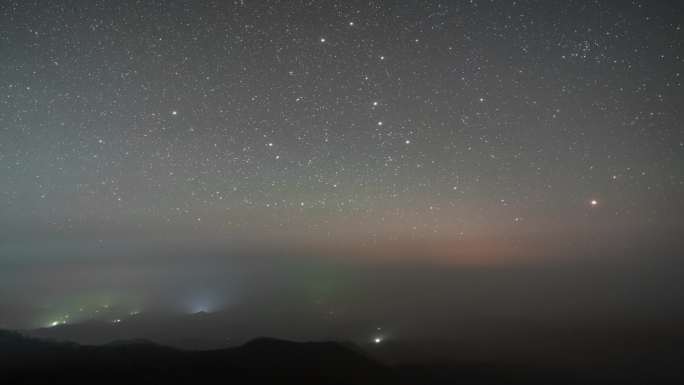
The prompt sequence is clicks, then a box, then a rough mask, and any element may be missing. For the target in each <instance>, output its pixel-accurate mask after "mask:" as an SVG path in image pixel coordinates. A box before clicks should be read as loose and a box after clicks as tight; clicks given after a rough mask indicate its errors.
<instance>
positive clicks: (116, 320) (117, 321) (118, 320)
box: [112, 318, 121, 324]
mask: <svg viewBox="0 0 684 385" xmlns="http://www.w3.org/2000/svg"><path fill="white" fill-rule="evenodd" d="M119 322H121V320H120V319H118V318H117V319H114V320H112V323H115V324H118V323H119Z"/></svg>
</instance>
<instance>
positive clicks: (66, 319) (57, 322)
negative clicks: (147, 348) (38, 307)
mask: <svg viewBox="0 0 684 385" xmlns="http://www.w3.org/2000/svg"><path fill="white" fill-rule="evenodd" d="M103 309H104V310H105V311H106V310H109V309H110V306H109V305H102V306H100V307H99V308H97V309H95V311H94V313H96V314H100V313H101V310H103ZM78 311H79V313H83V312H85V311H86V308H84V307H81V308H79V309H78ZM138 314H140V311H139V310H132V311H130V312H128V316H129V317H134V316H137V315H138ZM70 321H71V315H70V314H66V315H64V316H62V317H60V318H58V319H56V320H53V321H50V322H49V323H48V324H47V327H57V326H61V325H66V324H68V323H69V322H70ZM121 321H122V318H113V319H110V320H109V322H110V323H112V324H118V323H121Z"/></svg>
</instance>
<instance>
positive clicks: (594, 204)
mask: <svg viewBox="0 0 684 385" xmlns="http://www.w3.org/2000/svg"><path fill="white" fill-rule="evenodd" d="M589 203H590V204H591V205H592V206H597V205H598V201H597V200H596V199H592V200H591V202H589Z"/></svg>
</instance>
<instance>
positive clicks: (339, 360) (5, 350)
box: [0, 330, 684, 385]
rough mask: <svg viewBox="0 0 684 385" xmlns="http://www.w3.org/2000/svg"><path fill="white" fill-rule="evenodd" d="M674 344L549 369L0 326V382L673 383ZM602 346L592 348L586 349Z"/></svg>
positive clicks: (428, 347)
mask: <svg viewBox="0 0 684 385" xmlns="http://www.w3.org/2000/svg"><path fill="white" fill-rule="evenodd" d="M586 336H587V335H585V337H586ZM579 337H581V335H580V336H579ZM604 341H605V339H604ZM681 342H682V341H681V340H671V342H670V343H669V345H668V348H667V349H661V350H660V351H655V350H651V349H646V348H640V347H639V346H640V345H641V344H640V343H637V344H634V343H630V341H623V342H622V345H623V346H624V348H623V349H621V350H620V352H621V353H620V354H619V355H613V354H609V355H607V356H606V357H613V358H612V359H610V360H608V361H607V362H605V361H604V362H602V361H601V360H599V358H600V357H602V355H604V353H591V352H588V351H587V352H586V353H585V356H586V359H585V360H583V362H575V363H572V362H571V361H572V360H568V364H567V365H563V366H557V365H546V364H541V363H540V362H539V361H538V360H530V359H529V357H528V358H527V359H526V360H522V361H521V362H518V363H514V364H512V363H510V362H507V361H494V362H475V361H473V360H472V359H471V360H467V359H466V358H467V357H464V358H463V359H462V360H461V361H460V363H458V362H451V363H446V362H445V360H444V358H445V357H449V356H451V357H453V354H452V353H453V352H452V353H450V351H449V350H442V351H441V352H440V351H439V349H440V348H439V347H438V345H437V344H436V343H435V344H430V343H427V342H426V343H425V344H423V345H420V344H416V343H412V344H409V343H406V344H404V343H400V342H388V343H386V344H385V343H383V344H382V345H380V346H375V347H373V348H372V349H368V347H366V348H367V352H366V351H362V350H361V349H360V348H359V347H357V346H355V345H353V344H342V343H338V342H290V341H285V340H280V339H273V338H257V339H254V340H252V341H250V342H247V343H245V344H243V345H241V346H238V347H233V348H222V349H213V350H200V351H197V350H194V351H193V350H182V349H177V348H172V347H167V346H163V345H159V344H156V343H154V342H150V341H148V340H141V339H135V340H119V341H114V342H110V343H107V344H104V345H80V344H76V343H71V342H58V341H55V340H48V339H43V338H36V337H29V336H27V335H24V334H21V333H18V332H10V331H1V330H0V383H2V384H11V385H15V384H43V383H49V384H132V383H145V384H166V383H192V384H197V383H212V384H214V383H229V384H233V383H234V384H283V383H296V384H303V385H306V384H379V385H381V384H405V385H409V384H410V385H414V384H420V385H430V384H554V385H562V384H583V385H587V384H601V385H608V384H622V385H624V384H635V385H636V384H680V383H682V380H683V379H684V374H683V373H684V370H682V362H684V360H682V354H680V353H681V352H682V346H681ZM503 343H504V342H503V341H502V344H503ZM509 343H510V341H509ZM521 343H523V342H522V341H521ZM528 343H529V341H528ZM651 345H652V343H649V344H648V346H651ZM554 346H556V348H554V349H556V351H553V349H550V350H549V354H555V355H558V354H561V355H562V354H566V355H567V356H568V358H569V359H570V358H572V357H575V356H577V355H578V354H580V353H579V352H577V351H573V350H572V347H571V346H570V344H565V346H566V347H565V348H562V346H564V345H559V344H555V345H554ZM490 347H491V348H492V349H496V347H495V346H490ZM605 349H606V347H605V346H601V345H599V344H597V345H596V346H595V347H594V349H593V350H595V351H601V350H605ZM367 353H368V354H371V356H372V357H375V358H370V357H371V356H369V355H368V354H367ZM625 355H626V356H627V358H628V359H625V358H624V356H625ZM401 356H412V357H423V358H424V360H423V361H422V362H420V363H413V364H407V363H406V361H404V362H403V363H402V361H403V360H402V359H398V360H397V359H387V358H388V357H389V358H393V357H394V358H396V357H401ZM592 357H593V358H592ZM620 357H623V358H620ZM392 361H395V362H394V363H392ZM381 362H382V363H381Z"/></svg>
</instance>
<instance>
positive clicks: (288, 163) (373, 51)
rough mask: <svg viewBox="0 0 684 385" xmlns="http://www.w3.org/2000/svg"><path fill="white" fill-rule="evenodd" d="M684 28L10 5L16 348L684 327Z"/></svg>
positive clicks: (297, 8) (586, 21)
mask: <svg viewBox="0 0 684 385" xmlns="http://www.w3.org/2000/svg"><path fill="white" fill-rule="evenodd" d="M683 9H684V7H683V5H682V3H680V2H678V1H671V2H668V1H565V0H564V1H482V0H472V1H408V0H407V1H254V0H242V1H142V0H141V1H137V2H136V1H85V0H83V1H2V2H0V89H2V93H1V94H0V326H2V327H15V328H33V327H43V326H52V325H57V324H61V323H74V322H79V321H85V320H88V319H107V317H109V318H112V317H117V319H119V318H122V317H127V316H132V315H134V314H138V313H143V314H148V313H149V314H176V313H195V312H199V311H206V312H226V314H230V311H231V309H238V308H244V307H245V306H251V307H253V308H255V309H268V311H269V313H268V314H269V316H268V317H266V318H268V321H264V322H271V323H273V324H274V325H279V326H280V327H282V328H285V329H287V327H288V326H287V325H293V324H296V323H297V322H299V321H302V320H305V321H306V322H308V323H307V325H308V324H311V325H325V323H326V322H331V320H332V319H334V320H335V321H334V322H337V324H338V325H343V324H345V322H349V323H352V322H359V320H361V321H363V322H367V324H368V325H382V327H383V328H386V330H394V332H392V333H389V332H388V334H387V336H388V337H389V336H390V335H392V336H394V337H401V335H402V333H406V335H410V334H413V335H415V334H420V333H428V332H429V333H435V334H439V333H441V334H450V335H451V334H454V333H458V332H462V330H461V331H458V330H453V328H450V327H449V326H448V325H449V322H450V321H451V320H454V319H466V318H467V319H485V318H497V317H505V318H522V319H531V320H542V321H545V320H550V321H554V322H556V321H562V322H568V320H578V322H579V321H582V322H584V321H586V320H597V319H602V320H622V321H625V322H629V321H632V320H634V321H639V320H646V321H647V320H650V319H672V318H674V317H675V316H676V317H680V316H681V313H682V312H681V309H680V307H681V303H682V302H683V301H684V288H683V287H682V285H683V284H682V282H684V274H683V273H682V272H683V270H684V269H683V266H682V262H681V261H682V257H684V255H683V250H684V247H683V246H684V241H682V237H681V235H682V233H683V231H684V219H683V218H682V214H684V200H683V199H682V198H683V197H684V175H683V170H684V128H683V124H684V109H682V106H684V93H683V91H682V77H681V74H682V72H684V56H683V55H684V44H683V41H684V32H683V31H682V20H684V12H683ZM106 309H116V311H115V312H114V310H106ZM114 313H115V314H114ZM262 321H263V320H262ZM426 326H427V327H426ZM373 333H374V332H373V331H370V330H369V331H368V334H367V335H366V334H363V333H360V334H359V335H358V338H366V337H367V336H371V335H373ZM383 333H384V332H383Z"/></svg>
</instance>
